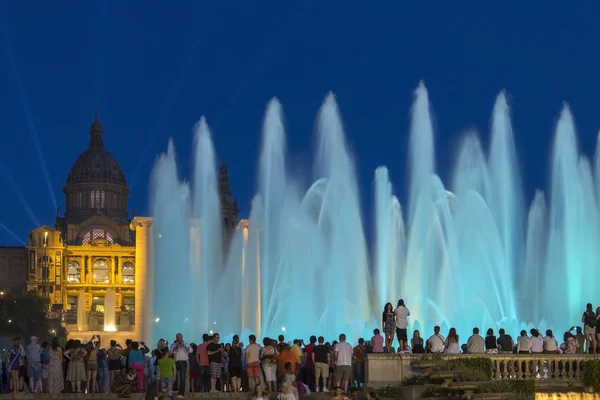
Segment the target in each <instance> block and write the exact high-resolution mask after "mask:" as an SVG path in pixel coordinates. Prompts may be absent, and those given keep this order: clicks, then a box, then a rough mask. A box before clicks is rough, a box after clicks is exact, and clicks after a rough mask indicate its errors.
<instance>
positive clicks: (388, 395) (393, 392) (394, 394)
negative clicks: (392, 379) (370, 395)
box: [375, 385, 402, 399]
mask: <svg viewBox="0 0 600 400" xmlns="http://www.w3.org/2000/svg"><path fill="white" fill-rule="evenodd" d="M375 393H376V394H377V396H379V397H382V398H385V399H401V398H402V386H389V385H388V386H386V387H383V388H379V389H377V390H376V391H375Z"/></svg>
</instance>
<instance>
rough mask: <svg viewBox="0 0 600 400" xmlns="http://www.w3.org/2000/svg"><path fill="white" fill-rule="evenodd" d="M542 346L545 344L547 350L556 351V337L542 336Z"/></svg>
mask: <svg viewBox="0 0 600 400" xmlns="http://www.w3.org/2000/svg"><path fill="white" fill-rule="evenodd" d="M544 346H546V350H547V351H557V350H558V346H557V345H556V339H555V338H553V337H550V336H546V337H545V338H544Z"/></svg>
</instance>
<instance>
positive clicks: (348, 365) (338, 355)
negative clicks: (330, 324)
mask: <svg viewBox="0 0 600 400" xmlns="http://www.w3.org/2000/svg"><path fill="white" fill-rule="evenodd" d="M352 354H353V349H352V345H351V344H350V343H347V342H346V335H344V334H343V333H342V334H341V335H340V342H339V343H338V344H336V345H335V347H334V349H333V357H334V359H335V360H336V367H335V372H334V378H335V386H337V387H341V388H343V389H344V393H348V381H350V379H351V378H352Z"/></svg>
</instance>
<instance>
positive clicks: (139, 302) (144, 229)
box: [129, 217, 156, 344]
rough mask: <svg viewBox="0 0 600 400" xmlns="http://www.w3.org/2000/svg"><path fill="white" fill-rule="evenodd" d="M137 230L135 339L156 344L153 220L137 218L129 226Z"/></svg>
mask: <svg viewBox="0 0 600 400" xmlns="http://www.w3.org/2000/svg"><path fill="white" fill-rule="evenodd" d="M129 227H130V228H131V230H135V337H136V339H137V340H145V341H146V342H147V343H150V344H152V343H156V340H155V338H154V337H152V318H153V315H154V305H153V301H154V298H153V297H154V296H153V290H154V265H153V261H154V252H153V245H152V244H153V240H154V236H153V232H152V218H149V217H135V218H134V219H133V220H132V221H131V224H130V225H129Z"/></svg>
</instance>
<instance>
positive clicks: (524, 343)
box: [517, 336, 531, 352]
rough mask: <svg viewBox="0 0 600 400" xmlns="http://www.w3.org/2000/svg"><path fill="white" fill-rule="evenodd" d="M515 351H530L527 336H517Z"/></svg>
mask: <svg viewBox="0 0 600 400" xmlns="http://www.w3.org/2000/svg"><path fill="white" fill-rule="evenodd" d="M517 351H528V352H531V340H529V338H528V337H527V336H519V337H518V338H517Z"/></svg>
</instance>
